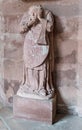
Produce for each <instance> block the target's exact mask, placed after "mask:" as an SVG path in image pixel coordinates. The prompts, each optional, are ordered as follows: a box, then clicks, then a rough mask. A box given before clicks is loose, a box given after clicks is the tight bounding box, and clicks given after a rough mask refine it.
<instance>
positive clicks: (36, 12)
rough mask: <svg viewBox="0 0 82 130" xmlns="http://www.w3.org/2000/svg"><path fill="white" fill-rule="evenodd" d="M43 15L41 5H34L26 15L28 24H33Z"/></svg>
mask: <svg viewBox="0 0 82 130" xmlns="http://www.w3.org/2000/svg"><path fill="white" fill-rule="evenodd" d="M42 14H43V8H42V6H41V5H34V6H31V7H30V8H29V11H28V15H29V21H28V24H33V23H34V22H35V21H37V20H38V18H41V17H42Z"/></svg>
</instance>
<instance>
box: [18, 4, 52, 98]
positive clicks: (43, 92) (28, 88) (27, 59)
mask: <svg viewBox="0 0 82 130" xmlns="http://www.w3.org/2000/svg"><path fill="white" fill-rule="evenodd" d="M53 25H54V17H53V14H52V13H51V12H50V11H49V10H47V9H43V7H42V6H41V5H34V6H32V7H30V8H29V10H28V11H27V12H26V13H25V14H24V16H23V18H22V20H21V22H20V33H26V36H25V40H24V49H23V54H24V55H23V60H24V75H23V82H22V84H21V85H20V88H19V90H18V92H17V95H19V96H22V97H30V98H39V99H50V98H52V97H54V86H53V82H52V72H53V70H54V44H53Z"/></svg>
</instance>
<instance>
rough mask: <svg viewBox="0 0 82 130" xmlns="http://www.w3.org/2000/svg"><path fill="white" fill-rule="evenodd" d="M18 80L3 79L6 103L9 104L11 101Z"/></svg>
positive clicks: (15, 91)
mask: <svg viewBox="0 0 82 130" xmlns="http://www.w3.org/2000/svg"><path fill="white" fill-rule="evenodd" d="M19 86H20V82H19V81H16V80H10V81H8V80H7V79H4V93H5V95H6V98H7V100H8V101H7V102H6V103H7V104H6V105H9V106H11V105H12V103H13V95H15V94H16V93H17V91H18V89H19Z"/></svg>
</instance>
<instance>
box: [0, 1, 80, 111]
mask: <svg viewBox="0 0 82 130" xmlns="http://www.w3.org/2000/svg"><path fill="white" fill-rule="evenodd" d="M78 3H79V1H77V0H69V1H68V0H55V1H51V0H50V1H46V0H45V1H32V0H31V1H28V2H23V1H22V0H7V1H6V0H0V50H1V51H0V66H2V67H0V79H1V80H0V83H2V84H3V85H1V92H0V95H1V96H0V97H1V99H3V100H4V102H5V103H6V102H7V103H8V102H9V103H12V100H13V95H14V94H16V92H17V90H18V87H19V85H20V83H21V80H22V71H23V58H22V56H23V51H22V49H23V44H24V35H23V36H22V35H20V34H19V30H18V26H19V22H20V19H21V17H22V15H23V13H24V12H26V11H27V9H28V7H29V6H31V5H33V4H42V6H43V7H44V8H47V9H49V10H51V11H52V12H53V13H54V15H56V16H55V27H54V30H55V33H54V37H55V41H54V43H55V61H56V67H55V72H54V75H55V76H56V81H54V82H55V84H56V88H57V92H58V110H60V111H63V109H62V108H64V110H67V108H68V107H70V111H71V106H72V113H73V112H74V111H75V108H74V107H77V103H76V102H77V87H78V86H77V82H78V78H77V77H78V72H79V74H80V73H81V72H80V70H81V69H78V65H77V63H78V61H79V62H81V58H82V57H81V55H80V54H81V41H79V43H80V44H79V45H78V40H79V38H80V39H81V34H82V33H81V32H82V31H81V30H80V29H79V17H78V15H79V4H78ZM80 21H81V18H80ZM80 25H81V22H80ZM78 29H79V30H78ZM78 34H79V35H78ZM78 47H79V50H78ZM77 53H78V54H77ZM77 69H78V71H77ZM79 77H80V79H81V76H79ZM3 79H4V80H3ZM2 81H4V82H2ZM78 96H79V94H78ZM60 106H63V107H60ZM61 109H62V110H61ZM63 112H64V111H63Z"/></svg>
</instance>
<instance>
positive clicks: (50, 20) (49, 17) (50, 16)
mask: <svg viewBox="0 0 82 130" xmlns="http://www.w3.org/2000/svg"><path fill="white" fill-rule="evenodd" d="M46 20H47V25H46V30H47V31H48V32H51V31H52V30H53V24H54V17H53V14H52V13H51V12H48V14H47V17H46Z"/></svg>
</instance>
